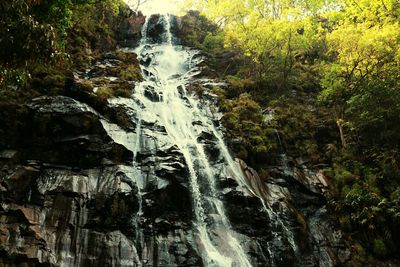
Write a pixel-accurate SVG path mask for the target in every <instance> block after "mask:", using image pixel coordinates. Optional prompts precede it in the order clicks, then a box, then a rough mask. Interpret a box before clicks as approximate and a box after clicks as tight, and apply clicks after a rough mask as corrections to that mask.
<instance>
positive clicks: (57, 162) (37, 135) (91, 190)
mask: <svg viewBox="0 0 400 267" xmlns="http://www.w3.org/2000/svg"><path fill="white" fill-rule="evenodd" d="M17 110H24V112H23V113H20V114H19V116H17V118H18V119H19V121H17V122H16V123H15V127H9V128H8V134H9V135H14V134H17V132H16V131H20V130H23V131H25V133H24V134H25V136H26V137H27V140H20V142H12V140H13V139H12V138H10V139H8V140H10V141H11V142H1V143H0V148H1V149H0V150H1V151H2V152H1V153H0V164H1V171H0V173H1V176H0V201H1V206H0V239H1V242H0V251H1V254H0V255H1V257H0V264H1V265H2V266H38V265H39V264H40V266H60V265H63V266H92V265H96V264H98V263H99V262H102V264H104V266H107V265H108V266H117V265H118V266H135V264H134V262H135V260H134V257H135V255H136V248H135V245H134V243H133V241H132V240H131V238H130V237H131V236H134V234H135V231H136V229H135V228H134V226H133V225H132V224H131V223H130V219H131V214H135V213H136V212H137V211H138V209H139V201H138V189H137V185H136V184H135V181H134V180H132V179H131V178H130V177H132V176H131V173H132V170H130V169H129V167H127V166H126V165H121V164H124V163H126V162H130V161H131V160H132V152H130V151H128V150H127V149H126V148H125V147H123V146H121V145H120V144H117V143H115V142H114V141H113V140H112V139H111V138H110V136H109V135H108V134H107V132H106V129H105V128H104V127H103V124H102V122H101V117H100V115H98V114H97V113H96V112H95V111H94V110H93V109H91V108H90V107H88V106H87V105H85V104H82V103H79V102H77V101H75V100H73V99H71V98H67V97H42V98H38V99H35V100H33V101H32V102H31V103H30V104H28V105H27V106H26V107H25V108H20V109H17ZM1 112H8V111H7V110H2V111H1ZM6 137H7V136H6ZM6 139H7V138H6ZM10 148H12V149H10ZM18 264H22V265H18ZM24 264H25V265H24Z"/></svg>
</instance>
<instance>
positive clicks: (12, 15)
mask: <svg viewBox="0 0 400 267" xmlns="http://www.w3.org/2000/svg"><path fill="white" fill-rule="evenodd" d="M0 13H1V14H2V19H1V21H0V35H1V36H6V37H7V38H0V99H2V100H4V101H15V102H22V101H24V100H27V99H31V98H33V97H35V96H39V95H43V94H46V95H55V94H67V95H68V94H69V93H68V92H66V89H68V88H70V87H71V83H73V82H74V77H73V71H85V70H86V69H87V68H88V67H89V66H91V64H92V63H93V62H95V61H97V60H101V59H102V57H103V56H104V53H106V52H109V51H115V49H116V48H117V43H116V39H117V36H116V34H117V30H118V28H119V24H121V23H122V21H123V20H124V19H127V18H129V16H133V15H134V13H133V12H132V11H130V10H129V8H128V7H127V5H126V4H125V3H124V2H123V1H122V0H106V1H103V0H102V1H100V0H24V1H15V0H11V1H3V2H2V3H0ZM114 57H115V58H116V59H120V60H121V61H123V64H122V66H120V67H119V68H115V69H114V73H113V76H116V77H119V78H121V79H123V80H127V81H130V80H132V79H133V80H138V79H140V73H139V67H138V64H137V60H136V58H135V60H133V61H132V62H128V60H131V59H132V57H130V56H121V55H118V54H116V55H114ZM128 72H129V73H128ZM89 87H90V86H89ZM89 87H88V86H86V88H89ZM90 89H93V88H90ZM130 91H131V89H130V88H126V87H123V88H122V87H118V88H116V90H111V89H110V88H108V89H107V90H99V97H100V100H101V99H102V98H107V96H112V95H114V94H117V95H121V94H123V95H127V94H128V93H129V92H130Z"/></svg>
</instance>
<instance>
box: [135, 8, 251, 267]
mask: <svg viewBox="0 0 400 267" xmlns="http://www.w3.org/2000/svg"><path fill="white" fill-rule="evenodd" d="M148 19H149V17H148V18H147V20H146V23H145V24H144V28H143V32H142V36H143V37H142V40H141V42H140V46H139V47H138V48H137V50H136V52H137V53H138V55H139V57H140V58H142V59H144V58H147V59H149V62H148V64H144V65H143V66H142V72H143V76H144V81H143V82H141V83H140V84H137V85H136V89H135V93H134V95H133V99H135V100H136V101H138V102H140V105H141V107H140V109H141V111H140V112H141V114H140V115H139V118H140V119H139V121H138V124H137V127H138V129H137V130H138V132H137V138H138V141H137V142H136V148H135V157H136V153H137V152H138V150H137V147H138V146H139V138H140V136H139V135H140V127H141V126H140V125H141V124H140V123H141V120H142V119H143V120H146V119H147V120H148V121H155V122H157V124H158V125H161V126H163V127H164V128H165V130H166V132H167V134H168V138H169V139H170V140H169V141H170V142H171V143H173V144H175V145H176V146H177V147H178V148H179V150H180V152H181V153H182V155H183V156H184V159H185V162H186V166H187V168H188V170H189V174H190V191H191V193H192V203H193V212H194V214H195V221H194V222H193V224H194V226H195V230H196V231H195V232H196V235H197V239H198V246H199V251H202V253H203V255H201V256H202V259H203V263H204V265H205V266H222V267H250V266H252V265H251V263H250V261H249V259H248V257H247V255H246V253H245V252H244V250H243V247H242V244H241V243H240V242H239V238H238V234H237V233H235V232H234V231H233V230H232V229H231V225H230V223H229V220H228V218H227V216H226V214H225V209H224V205H223V203H222V202H221V200H219V198H218V195H219V194H218V190H217V187H216V185H217V183H216V181H215V177H216V173H215V172H216V170H215V168H213V166H212V165H211V163H210V162H209V160H208V158H207V156H206V153H205V148H204V144H203V143H201V142H199V141H198V137H199V135H200V133H201V132H200V130H199V127H195V126H194V125H195V124H196V122H199V121H200V122H201V125H202V128H203V129H206V130H207V131H208V132H209V133H212V134H213V135H214V136H215V137H216V139H217V143H218V147H219V148H220V149H221V154H222V156H223V158H224V161H225V162H224V164H225V165H226V166H227V168H230V169H231V172H236V171H237V170H236V169H235V168H236V167H235V164H234V161H233V160H232V158H231V157H230V155H229V153H228V149H227V148H226V147H225V145H224V143H223V140H222V137H221V134H219V133H218V131H217V130H216V129H215V127H214V125H213V123H212V121H211V120H210V119H209V118H207V117H206V116H205V115H204V114H203V113H202V110H201V108H200V104H199V103H198V100H196V99H195V98H193V97H192V96H191V95H189V94H187V92H186V89H185V85H186V84H187V83H188V82H189V81H190V80H191V79H192V78H193V77H194V76H195V75H196V74H198V71H199V70H198V69H197V68H196V65H197V64H198V63H200V62H201V59H198V58H197V57H196V55H197V52H196V51H193V50H190V49H187V48H184V47H181V46H177V45H174V44H173V41H172V39H173V37H172V34H171V31H170V27H171V26H170V17H169V16H168V15H161V17H160V19H159V23H162V24H163V26H164V34H163V36H162V38H161V39H162V40H161V42H160V43H159V44H151V43H150V42H148V33H147V32H148V27H149V22H148ZM149 94H150V95H151V97H149Z"/></svg>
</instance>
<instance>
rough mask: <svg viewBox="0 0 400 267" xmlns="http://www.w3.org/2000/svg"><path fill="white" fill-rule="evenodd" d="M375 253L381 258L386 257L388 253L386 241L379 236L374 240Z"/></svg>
mask: <svg viewBox="0 0 400 267" xmlns="http://www.w3.org/2000/svg"><path fill="white" fill-rule="evenodd" d="M373 251H374V254H375V255H376V256H378V257H380V258H385V257H386V256H387V255H388V249H387V247H386V245H385V242H384V241H383V240H382V239H380V238H378V239H375V240H374V248H373Z"/></svg>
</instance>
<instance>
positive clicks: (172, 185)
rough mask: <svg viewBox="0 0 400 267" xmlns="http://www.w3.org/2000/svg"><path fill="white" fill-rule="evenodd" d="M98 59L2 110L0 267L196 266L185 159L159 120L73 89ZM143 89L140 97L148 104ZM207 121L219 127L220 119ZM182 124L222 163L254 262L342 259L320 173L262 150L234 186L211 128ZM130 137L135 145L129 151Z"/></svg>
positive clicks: (228, 205)
mask: <svg viewBox="0 0 400 267" xmlns="http://www.w3.org/2000/svg"><path fill="white" fill-rule="evenodd" d="M153 22H154V23H151V25H150V27H149V31H148V34H149V35H150V36H149V37H150V38H153V39H154V40H153V41H154V42H155V43H156V42H157V41H158V37H157V36H158V35H160V34H163V32H164V30H163V29H164V28H162V27H164V26H163V25H162V24H160V18H159V17H154V18H153ZM131 23H133V24H134V25H133V26H132V25H131ZM137 23H139V25H141V24H143V23H144V21H142V20H140V21H139V22H137V21H136V22H132V21H130V22H129V21H127V22H126V23H125V24H123V27H122V29H121V36H122V37H121V38H122V39H123V40H125V41H127V40H130V41H129V43H131V44H132V43H135V44H136V43H137V38H138V37H137V36H138V34H139V28H140V27H139V26H138V24H137ZM159 24H160V25H161V26H160V25H159ZM173 25H174V23H173ZM175 25H178V23H176V24H175ZM182 27H184V26H182V25H181V26H180V28H179V27H176V26H175V28H174V30H173V32H174V31H175V32H176V31H179V29H181V30H182ZM127 42H128V41H127ZM105 60H108V61H107V62H106V63H104V62H100V63H99V62H97V63H95V64H94V65H93V66H92V68H91V69H90V70H88V71H87V72H85V73H76V75H75V76H76V77H75V81H74V83H73V86H71V88H69V91H67V93H66V95H68V96H69V97H68V96H52V97H40V98H36V99H34V100H32V101H31V102H30V103H28V104H19V105H17V104H9V105H3V106H2V107H1V108H0V125H1V127H0V204H1V206H0V266H82V267H83V266H203V265H204V264H203V261H202V248H201V247H200V248H199V247H198V245H197V244H198V239H199V237H198V234H197V233H196V232H195V230H194V227H193V219H194V218H193V217H194V215H193V209H194V203H193V200H192V195H191V192H190V191H191V190H190V181H189V168H188V164H187V162H186V161H185V158H184V155H183V153H182V152H181V151H180V149H179V148H178V147H177V145H176V144H173V143H171V141H170V140H169V139H167V138H166V136H167V131H166V129H165V126H163V125H161V124H160V123H159V121H157V120H151V119H146V118H139V116H140V115H139V114H138V112H137V109H136V108H132V107H137V106H140V103H138V101H136V100H135V99H132V98H117V99H114V100H113V99H111V100H110V101H106V103H105V104H104V103H103V104H102V105H98V103H97V102H96V101H95V100H93V97H94V96H93V93H92V92H87V91H85V90H83V89H82V86H78V85H79V84H82V82H83V81H82V80H84V81H93V79H96V78H98V77H102V75H103V76H107V75H106V74H109V73H110V72H109V71H110V70H111V69H112V68H113V67H115V62H116V61H113V60H111V61H110V60H109V59H107V58H106V59H105ZM142 65H146V62H142ZM98 70H101V71H98ZM148 76H150V75H148ZM112 80H114V79H112ZM114 81H115V80H114ZM100 83H105V82H104V81H100ZM107 84H112V82H110V83H107ZM148 90H149V93H147V94H146V92H145V94H144V96H145V97H146V98H147V99H149V100H150V101H152V102H157V101H158V100H159V98H154V92H153V93H152V90H151V88H148ZM153 91H154V90H153ZM204 95H205V96H207V94H204ZM157 96H158V95H157ZM184 97H185V96H182V98H184ZM215 97H216V96H215V95H213V94H212V93H211V92H209V94H208V97H204V99H199V102H200V103H201V108H203V109H204V110H208V109H209V107H210V106H212V105H213V104H214V102H215ZM74 98H75V99H74ZM76 99H78V100H79V101H78V100H76ZM184 100H185V101H186V100H187V99H184ZM83 102H86V103H83ZM96 103H97V104H96ZM185 103H186V102H185ZM188 105H189V104H188ZM91 106H92V107H91ZM174 115H177V114H171V116H174ZM206 116H208V117H209V119H210V120H211V121H213V123H215V124H216V125H219V119H218V114H213V112H211V111H208V112H206ZM192 125H193V127H196V130H198V132H200V134H199V135H198V136H197V140H196V142H198V143H199V144H201V145H204V148H205V153H206V154H207V158H208V160H209V162H210V163H211V165H212V166H213V168H216V169H221V171H220V173H219V174H217V175H216V177H218V179H219V180H218V181H217V186H218V190H219V192H218V199H219V200H221V202H222V203H223V205H224V207H225V209H226V214H227V217H228V219H229V221H230V224H231V226H232V228H233V229H234V230H235V231H236V232H237V235H238V239H239V240H240V242H241V244H242V246H243V249H244V250H245V252H246V254H247V255H249V257H250V258H251V262H252V264H253V265H254V266H268V265H271V266H272V265H275V266H341V265H343V264H344V263H345V262H346V261H347V260H348V258H349V250H348V244H347V243H346V241H345V239H344V238H343V236H342V234H341V232H340V231H339V230H338V229H337V227H336V225H335V223H332V222H334V220H332V215H331V214H329V212H328V211H327V210H326V206H325V205H326V203H325V202H326V200H325V196H324V194H325V191H326V189H327V187H328V186H329V184H328V182H327V181H326V179H325V178H324V176H323V175H322V173H320V172H315V171H311V170H308V169H307V168H306V167H305V165H304V164H302V163H301V162H296V161H294V160H292V159H290V158H286V157H285V155H271V157H275V160H271V162H274V161H275V162H277V163H276V164H274V165H271V166H270V167H269V169H268V174H269V175H268V177H269V178H268V179H264V180H263V179H261V178H260V177H259V175H258V174H257V173H256V172H255V171H254V170H253V169H252V168H251V167H249V166H247V165H246V163H244V162H242V161H237V162H236V164H238V166H240V167H241V170H242V172H243V177H245V181H242V183H243V184H241V183H240V181H238V180H237V179H235V178H234V177H232V176H233V175H231V174H229V173H227V172H224V171H223V167H220V168H219V166H220V165H221V164H222V163H221V162H222V152H221V151H220V147H219V145H218V138H217V137H216V136H215V134H214V133H213V132H210V131H208V129H207V127H205V125H204V124H203V123H202V122H201V121H197V122H193V123H192ZM138 126H139V127H138ZM219 128H221V127H219ZM137 135H140V136H141V138H140V147H141V149H140V151H137V150H136V148H135V147H131V145H132V146H134V145H135V144H133V142H132V139H137ZM135 150H136V151H135ZM244 185H245V186H244ZM246 188H247V189H246ZM207 223H209V224H211V222H207ZM210 232H211V233H210V234H211V235H217V234H218V232H217V230H215V229H214V230H212V231H210Z"/></svg>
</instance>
